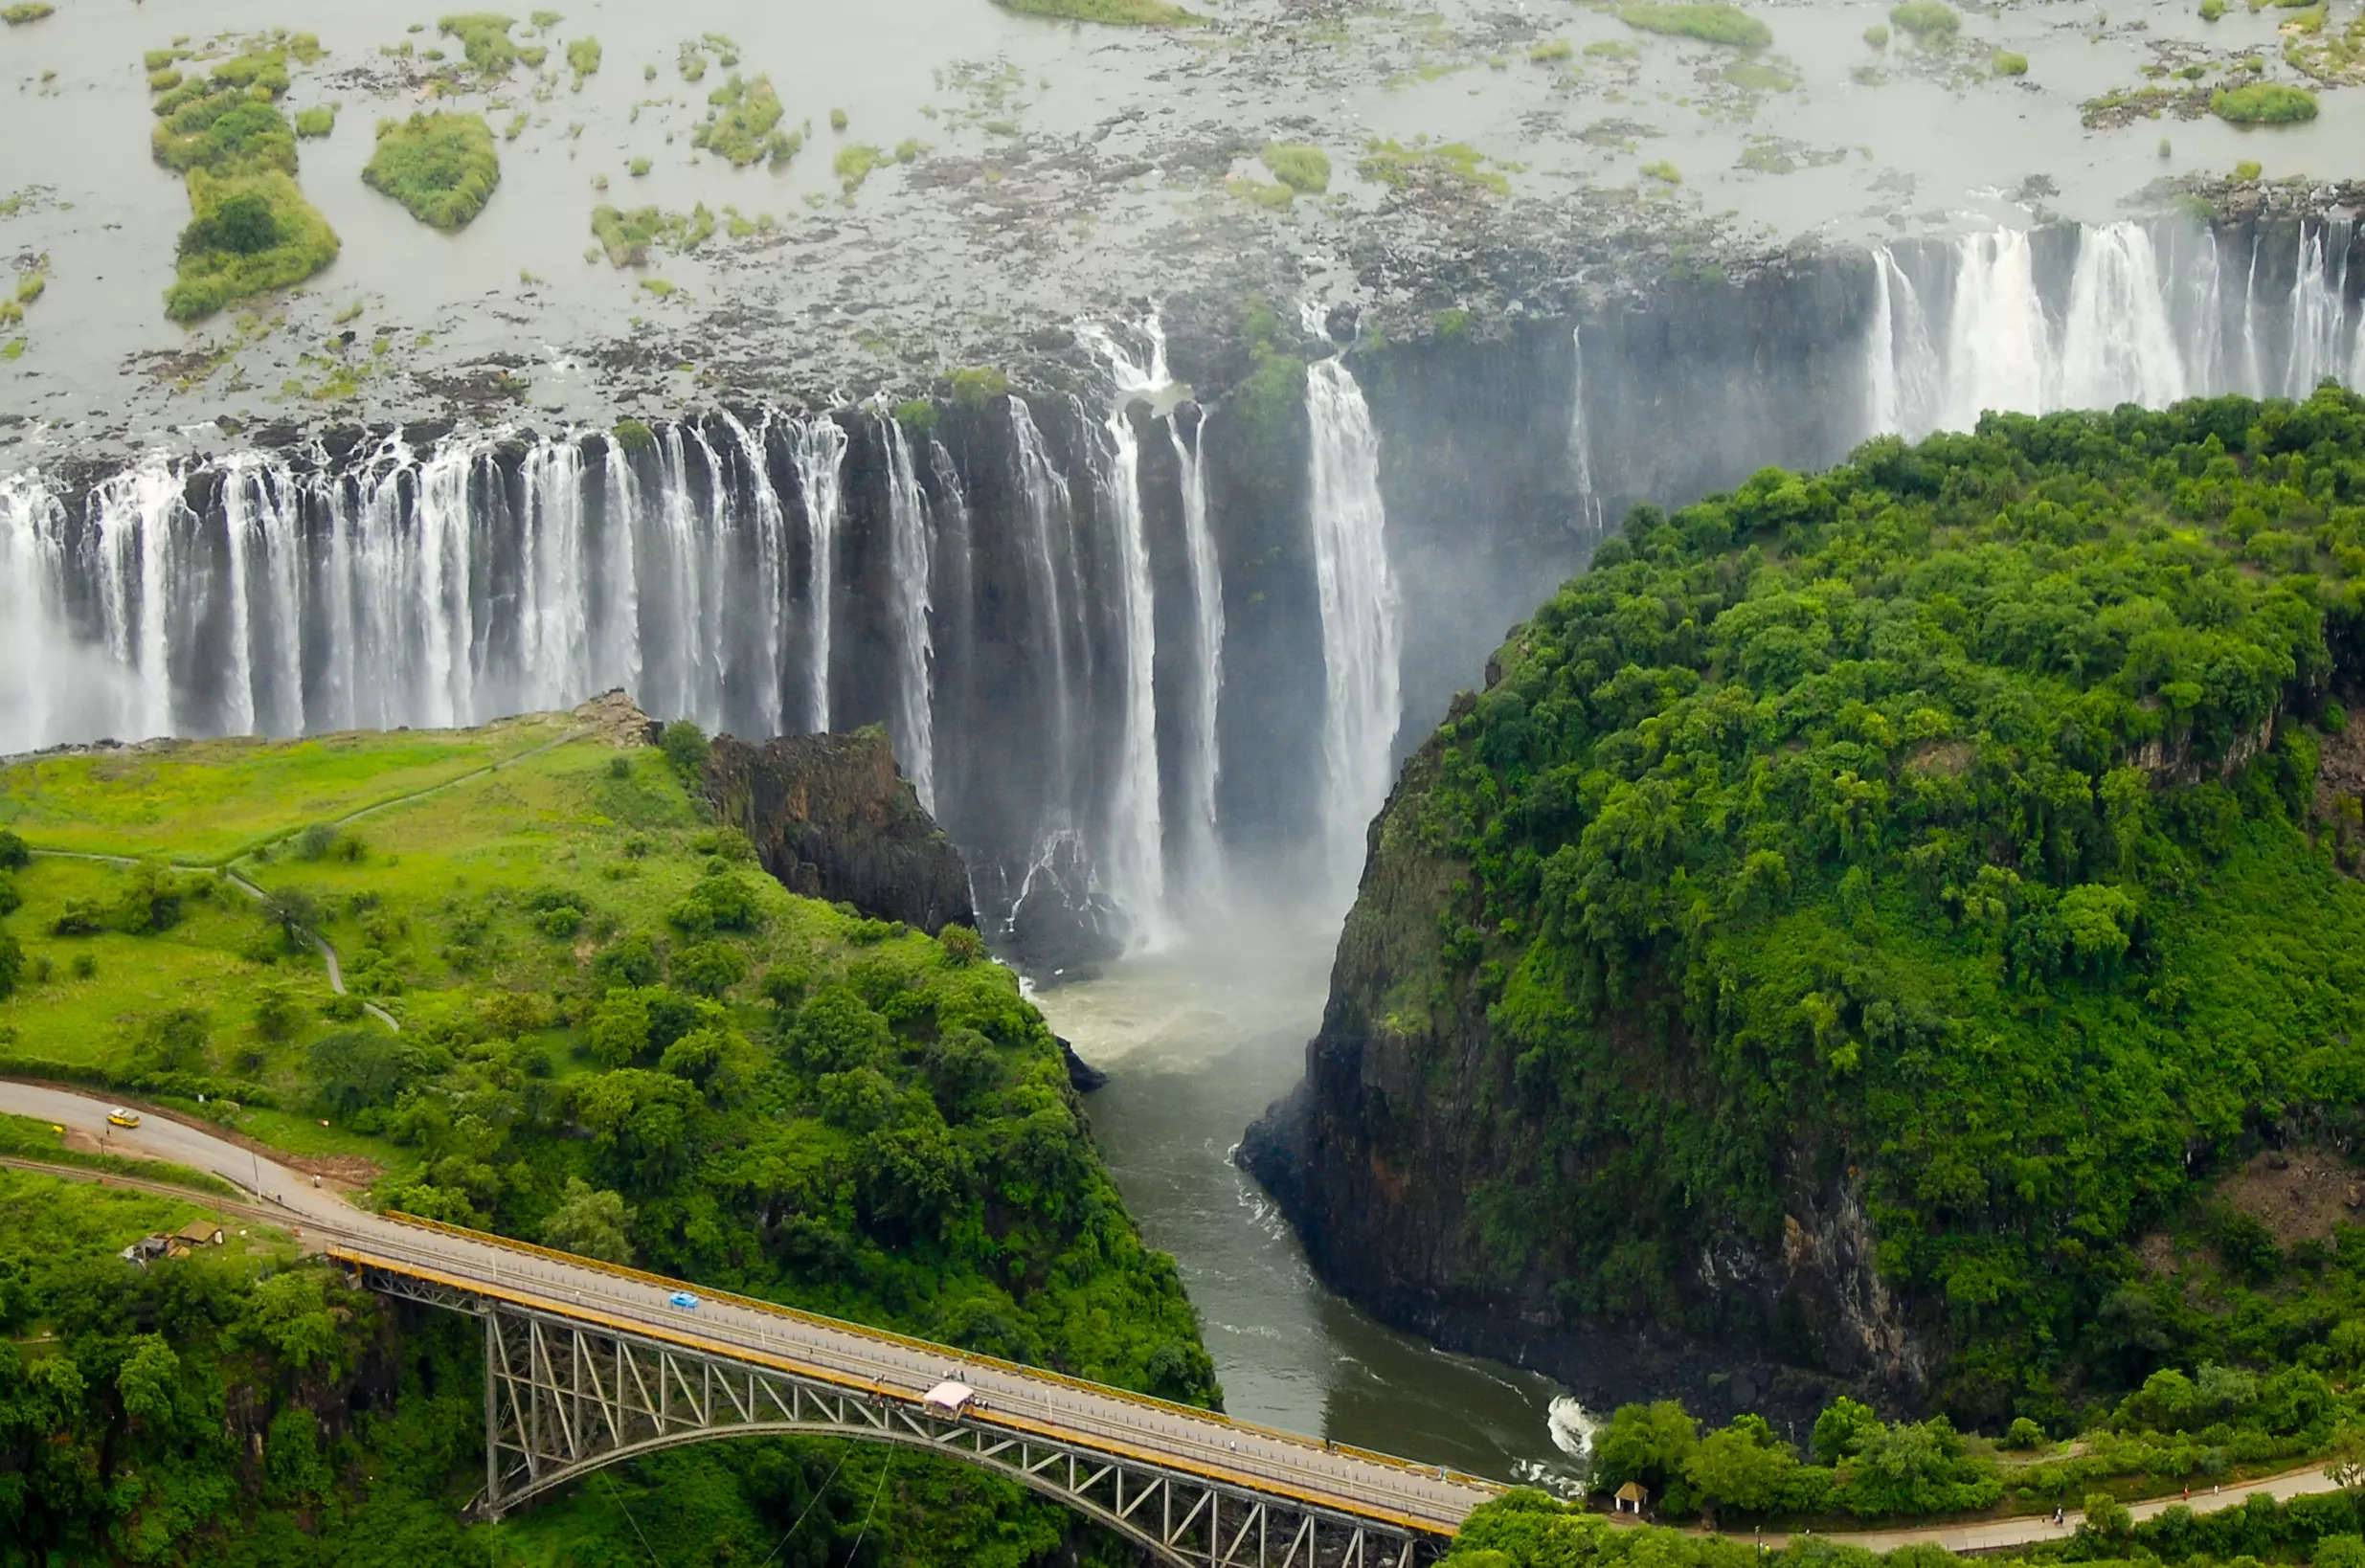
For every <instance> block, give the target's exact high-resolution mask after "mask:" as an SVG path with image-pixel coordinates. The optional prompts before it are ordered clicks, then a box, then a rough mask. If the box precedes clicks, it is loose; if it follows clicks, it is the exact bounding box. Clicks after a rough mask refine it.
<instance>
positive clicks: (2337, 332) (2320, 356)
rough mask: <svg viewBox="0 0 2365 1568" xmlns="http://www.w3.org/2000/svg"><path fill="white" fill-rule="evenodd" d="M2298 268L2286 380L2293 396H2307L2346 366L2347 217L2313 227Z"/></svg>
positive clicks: (2285, 389)
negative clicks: (2343, 298)
mask: <svg viewBox="0 0 2365 1568" xmlns="http://www.w3.org/2000/svg"><path fill="white" fill-rule="evenodd" d="M2298 268H2299V270H2298V275H2297V276H2296V277H2295V278H2293V279H2292V280H2291V326H2290V357H2289V362H2288V367H2287V369H2286V371H2285V374H2284V382H2283V392H2284V394H2285V395H2286V396H2288V397H2306V396H2307V395H2308V394H2309V392H2314V391H2315V390H2316V384H2317V383H2318V382H2320V381H2322V380H2324V379H2325V378H2326V377H2327V376H2337V375H2339V374H2340V373H2341V371H2342V370H2343V369H2344V367H2343V364H2342V360H2341V352H2340V339H2341V328H2342V325H2343V322H2342V301H2341V296H2342V295H2343V294H2344V293H2345V292H2346V290H2347V289H2348V286H2349V223H2348V220H2347V219H2346V218H2328V219H2326V220H2325V221H2324V222H2323V223H2321V224H2319V225H2317V226H2316V227H2314V228H2313V229H2311V230H2309V233H2308V234H2307V235H2306V237H2305V239H2304V241H2303V243H2302V244H2301V246H2300V253H2299V262H2298Z"/></svg>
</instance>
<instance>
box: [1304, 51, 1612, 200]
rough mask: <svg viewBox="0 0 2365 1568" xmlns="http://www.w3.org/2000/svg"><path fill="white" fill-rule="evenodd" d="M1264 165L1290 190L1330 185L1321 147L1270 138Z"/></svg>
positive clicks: (1311, 193) (1313, 193)
mask: <svg viewBox="0 0 2365 1568" xmlns="http://www.w3.org/2000/svg"><path fill="white" fill-rule="evenodd" d="M1567 53H1568V46H1567V41H1566V40H1565V39H1564V40H1562V41H1561V54H1562V56H1566V55H1567ZM1265 167H1266V168H1270V169H1272V170H1273V178H1274V179H1276V180H1279V181H1280V182H1281V183H1282V184H1283V185H1286V186H1288V187H1289V188H1290V189H1291V190H1298V191H1303V192H1304V193H1305V194H1307V195H1309V196H1318V195H1320V194H1321V193H1322V192H1323V191H1325V190H1329V189H1330V154H1328V153H1326V152H1324V151H1323V150H1322V149H1321V148H1320V147H1317V146H1305V145H1304V144H1302V143H1291V142H1269V143H1267V144H1266V145H1265Z"/></svg>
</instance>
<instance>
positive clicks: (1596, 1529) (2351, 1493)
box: [1442, 1490, 2365, 1568]
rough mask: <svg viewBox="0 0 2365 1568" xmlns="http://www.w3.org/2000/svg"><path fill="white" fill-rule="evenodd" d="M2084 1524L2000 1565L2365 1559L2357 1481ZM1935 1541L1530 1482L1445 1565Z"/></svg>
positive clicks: (1842, 1554) (1658, 1562)
mask: <svg viewBox="0 0 2365 1568" xmlns="http://www.w3.org/2000/svg"><path fill="white" fill-rule="evenodd" d="M2088 1502H2089V1506H2088V1507H2087V1509H2086V1511H2085V1515H2084V1518H2083V1521H2081V1522H2080V1524H2079V1526H2078V1528H2077V1530H2076V1531H2075V1533H2074V1534H2069V1535H2066V1536H2065V1537H2063V1538H2062V1539H2061V1540H2058V1541H2051V1542H2047V1543H2045V1544H2044V1545H2042V1546H2040V1547H2035V1548H2031V1549H2029V1550H2028V1552H2027V1553H2026V1554H2025V1555H2017V1556H1990V1557H1985V1558H1983V1559H1982V1560H1985V1561H1987V1562H1992V1563H1995V1564H1997V1565H1998V1568H2022V1565H2024V1564H2039V1563H2090V1564H2094V1565H2096V1568H2106V1565H2107V1568H2117V1565H2119V1564H2144V1565H2147V1568H2149V1565H2154V1564H2159V1563H2186V1564H2191V1565H2192V1568H2214V1565H2216V1564H2220V1563H2223V1564H2229V1565H2231V1564H2239V1565H2242V1568H2258V1565H2260V1564H2263V1563H2265V1562H2269V1561H2284V1562H2292V1561H2297V1562H2309V1563H2313V1564H2315V1565H2316V1568H2359V1565H2360V1564H2365V1493H2360V1492H2358V1491H2355V1490H2343V1491H2332V1492H2323V1493H2318V1494H2316V1495H2313V1496H2308V1497H2295V1498H2293V1499H2292V1500H2291V1501H2289V1502H2288V1503H2276V1502H2274V1501H2273V1500H2272V1499H2270V1498H2266V1497H2252V1498H2249V1499H2247V1500H2245V1501H2244V1502H2243V1503H2242V1504H2241V1507H2239V1508H2228V1509H2223V1510H2220V1511H2218V1512H2194V1511H2193V1510H2192V1509H2189V1508H2186V1507H2183V1506H2181V1505H2175V1504H2172V1505H2171V1506H2169V1507H2168V1508H2166V1509H2164V1510H2162V1511H2161V1512H2158V1513H2156V1514H2154V1515H2152V1516H2151V1517H2150V1518H2146V1519H2143V1520H2140V1521H2138V1520H2136V1519H2135V1518H2133V1517H2132V1516H2131V1515H2130V1513H2129V1511H2128V1510H2127V1509H2126V1508H2125V1507H2124V1506H2123V1505H2119V1504H2116V1503H2114V1502H2113V1501H2112V1500H2111V1499H2110V1498H2108V1497H2106V1496H2097V1497H2094V1498H2091V1499H2089V1500H2088ZM1960 1560H1961V1559H1960V1558H1958V1557H1956V1556H1955V1555H1954V1553H1953V1552H1951V1551H1949V1550H1948V1548H1946V1547H1944V1546H1941V1545H1938V1544H1936V1543H1935V1542H1929V1543H1916V1544H1914V1545H1910V1546H1903V1547H1899V1548H1897V1549H1895V1550H1894V1551H1890V1552H1886V1553H1880V1554H1876V1553H1873V1552H1868V1551H1866V1550H1864V1549H1863V1548H1862V1547H1859V1546H1854V1545H1851V1544H1849V1543H1848V1542H1846V1541H1844V1540H1834V1539H1833V1538H1831V1537H1830V1536H1828V1535H1813V1534H1801V1535H1793V1536H1791V1538H1790V1539H1789V1541H1788V1542H1787V1543H1786V1544H1784V1545H1783V1546H1781V1547H1780V1548H1779V1549H1777V1550H1773V1551H1768V1550H1767V1549H1765V1548H1763V1547H1761V1546H1759V1545H1757V1544H1756V1543H1755V1542H1754V1541H1752V1540H1748V1539H1735V1538H1729V1537H1726V1536H1722V1535H1698V1534H1679V1533H1678V1532H1676V1531H1673V1530H1666V1529H1656V1528H1644V1529H1625V1530H1621V1529H1617V1528H1615V1527H1614V1526H1612V1525H1610V1523H1609V1522H1608V1521H1606V1520H1605V1519H1603V1518H1602V1517H1601V1516H1600V1515H1599V1514H1594V1513H1586V1512H1580V1511H1579V1510H1577V1509H1576V1508H1574V1507H1573V1506H1571V1505H1569V1504H1566V1503H1563V1502H1558V1501H1556V1500H1554V1499H1552V1498H1550V1497H1547V1496H1545V1495H1544V1494H1543V1492H1540V1491H1533V1490H1520V1491H1514V1492H1511V1493H1509V1494H1508V1495H1506V1496H1504V1497H1502V1498H1501V1499H1499V1500H1498V1501H1496V1502H1493V1503H1489V1504H1487V1505H1486V1506H1485V1507H1483V1508H1481V1509H1479V1510H1478V1511H1477V1512H1475V1513H1474V1514H1472V1515H1471V1517H1470V1521H1469V1523H1467V1524H1466V1525H1464V1526H1463V1527H1462V1531H1461V1534H1459V1535H1457V1536H1456V1537H1455V1538H1454V1542H1453V1551H1452V1552H1451V1553H1449V1554H1448V1555H1447V1556H1446V1557H1445V1558H1444V1559H1443V1564H1442V1568H1612V1565H1613V1564H1617V1563H1631V1564H1633V1568H1882V1565H1886V1568H1945V1565H1947V1564H1949V1563H1954V1562H1958V1561H1960Z"/></svg>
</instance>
